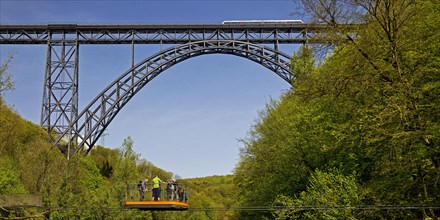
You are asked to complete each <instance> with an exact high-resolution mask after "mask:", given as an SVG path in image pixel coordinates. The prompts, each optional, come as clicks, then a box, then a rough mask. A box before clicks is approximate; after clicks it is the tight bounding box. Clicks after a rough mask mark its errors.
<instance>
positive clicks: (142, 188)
mask: <svg viewBox="0 0 440 220" xmlns="http://www.w3.org/2000/svg"><path fill="white" fill-rule="evenodd" d="M147 183H148V179H145V180H144V181H142V180H141V181H139V183H138V188H139V194H140V201H143V200H144V194H145V192H146V191H148V188H147Z"/></svg>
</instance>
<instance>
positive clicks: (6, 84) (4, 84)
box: [0, 54, 14, 98]
mask: <svg viewBox="0 0 440 220" xmlns="http://www.w3.org/2000/svg"><path fill="white" fill-rule="evenodd" d="M13 58H14V54H9V56H8V58H7V59H6V61H5V62H3V63H2V65H1V66H0V98H1V96H2V95H3V92H5V91H8V90H11V89H14V81H12V74H11V73H10V72H8V68H9V65H10V63H11V61H12V59H13Z"/></svg>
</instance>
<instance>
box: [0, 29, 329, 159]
mask: <svg viewBox="0 0 440 220" xmlns="http://www.w3.org/2000/svg"><path fill="white" fill-rule="evenodd" d="M321 30H323V29H322V27H320V26H313V27H312V26H310V25H309V24H287V25H286V24H265V25H245V26H243V25H196V24H194V25H84V24H83V25H79V24H78V25H77V24H55V25H51V24H49V25H0V44H46V45H47V58H46V73H45V78H44V91H43V102H42V111H41V125H42V126H44V127H45V128H46V129H47V131H48V133H49V136H50V137H51V138H52V140H53V141H54V142H55V143H56V144H58V143H60V142H61V140H67V141H68V143H69V144H68V148H67V150H68V152H66V153H67V155H68V157H70V156H71V155H73V154H74V153H75V152H85V153H88V152H89V151H90V150H91V149H92V147H93V145H94V144H95V143H96V142H97V140H98V138H99V137H100V136H101V134H102V133H103V132H104V130H105V128H106V127H107V126H108V125H109V124H110V122H111V121H112V120H113V118H114V117H115V116H116V114H117V113H118V112H119V111H120V110H121V108H122V107H123V106H124V105H125V104H126V103H127V102H128V101H129V100H130V99H131V98H132V97H133V96H134V95H135V94H136V93H137V92H138V91H139V90H140V89H142V88H143V86H145V85H146V84H147V83H148V82H149V81H151V80H152V79H153V78H154V77H156V76H157V75H158V74H160V73H161V72H163V71H164V70H166V69H168V68H169V67H171V66H173V65H175V64H177V63H179V62H182V61H184V60H186V59H189V58H191V57H195V56H200V55H203V54H212V53H222V54H232V55H236V56H240V57H244V58H247V59H249V60H252V61H254V62H256V63H259V64H261V65H263V66H264V67H266V68H268V69H270V70H271V71H273V72H274V73H276V74H277V75H279V76H280V77H281V78H283V79H284V80H286V81H287V82H291V80H292V73H291V70H290V58H289V57H288V56H286V55H284V54H282V53H281V52H279V51H278V45H279V44H284V43H305V42H306V41H307V39H309V38H311V37H312V36H313V35H314V34H315V33H317V32H319V31H321ZM80 44H132V45H133V48H134V45H135V44H175V45H176V44H177V45H178V46H176V47H173V48H170V49H168V50H165V51H163V52H160V53H158V54H156V55H153V56H151V57H150V58H148V59H146V60H144V61H142V62H140V63H139V64H137V65H135V66H134V67H133V68H132V69H130V70H129V71H127V72H125V73H124V74H122V75H121V76H120V77H119V78H117V79H116V80H115V81H114V82H113V83H112V84H111V85H109V86H108V87H107V88H106V89H105V90H104V91H102V92H101V93H100V94H99V95H98V96H97V97H96V98H95V99H94V100H93V101H92V102H91V103H90V104H89V105H88V106H87V107H86V108H85V109H84V110H83V111H82V112H81V113H80V114H78V112H79V111H78V75H79V74H78V58H79V45H80ZM259 44H260V45H259ZM261 44H264V45H268V44H270V45H273V49H271V48H268V47H264V46H262V45H261ZM133 52H134V51H132V53H133ZM54 134H61V136H56V135H55V136H54ZM55 137H58V138H55Z"/></svg>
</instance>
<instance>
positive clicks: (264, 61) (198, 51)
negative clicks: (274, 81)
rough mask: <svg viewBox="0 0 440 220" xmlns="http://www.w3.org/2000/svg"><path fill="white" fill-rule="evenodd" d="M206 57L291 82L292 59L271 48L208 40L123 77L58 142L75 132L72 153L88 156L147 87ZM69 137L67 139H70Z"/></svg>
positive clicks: (149, 60)
mask: <svg viewBox="0 0 440 220" xmlns="http://www.w3.org/2000/svg"><path fill="white" fill-rule="evenodd" d="M204 54H231V55H236V56H239V57H244V58H246V59H249V60H252V61H254V62H256V63H259V64H260V65H263V66H264V67H266V68H268V69H269V70H271V71H273V72H275V73H276V74H277V75H278V76H280V77H281V78H282V79H284V80H286V81H287V82H289V83H290V82H291V80H292V78H293V76H292V73H291V69H290V59H291V58H290V57H289V56H287V55H285V54H283V53H281V52H279V51H277V50H274V49H271V48H267V47H264V46H262V45H256V44H252V43H249V42H242V41H229V40H228V41H226V40H205V41H198V42H191V43H187V44H183V45H179V46H176V47H172V48H170V49H167V50H165V51H162V52H159V53H157V54H155V55H153V56H151V57H149V58H147V59H145V60H143V61H141V62H139V63H138V64H137V65H135V66H134V67H133V68H131V69H130V70H128V71H127V72H125V73H123V74H122V75H121V76H119V77H118V78H117V79H116V80H115V81H113V83H111V84H110V85H109V86H108V87H107V88H105V89H104V90H103V91H102V92H101V93H100V94H99V95H98V96H96V98H95V99H94V100H93V101H92V102H91V103H90V104H89V105H88V106H87V107H85V109H84V110H83V111H82V112H81V113H80V114H79V115H78V117H77V118H76V119H75V120H74V121H72V124H71V125H70V127H69V128H68V129H67V130H66V132H64V134H63V135H62V136H61V137H60V138H59V139H58V140H57V143H59V142H60V141H61V140H62V139H63V137H64V136H66V134H67V133H68V132H72V134H73V136H72V137H70V140H69V141H70V143H72V142H73V141H74V140H78V145H77V146H74V147H75V149H72V150H73V151H71V152H72V153H78V152H84V153H86V154H87V153H88V152H89V151H90V150H91V149H92V147H93V145H94V144H95V143H96V141H97V140H98V138H99V137H100V136H101V134H102V133H103V132H104V130H105V129H106V127H107V126H108V125H109V124H110V122H111V121H112V120H113V119H114V118H115V116H116V115H117V114H118V112H119V111H120V110H121V109H122V108H123V107H124V106H125V104H127V103H128V101H129V100H130V99H131V98H132V97H133V96H134V95H135V94H136V93H137V92H139V91H140V90H141V89H142V88H143V87H144V86H145V85H146V84H147V83H149V82H150V81H151V80H152V79H154V78H155V77H156V76H157V75H159V74H160V73H162V72H163V71H165V70H166V69H168V68H170V67H172V66H174V65H175V64H177V63H180V62H182V61H184V60H187V59H189V58H192V57H197V56H200V55H204ZM66 137H67V136H66Z"/></svg>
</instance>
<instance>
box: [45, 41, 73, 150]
mask: <svg viewBox="0 0 440 220" xmlns="http://www.w3.org/2000/svg"><path fill="white" fill-rule="evenodd" d="M54 38H55V39H54ZM78 55H79V44H78V42H77V41H67V40H66V36H65V33H64V32H62V33H60V34H57V35H54V34H52V33H50V34H49V40H48V42H47V57H46V73H45V77H44V89H43V103H42V109H41V121H40V123H41V125H42V126H43V127H44V128H45V129H46V130H47V131H48V133H49V138H50V139H51V140H52V141H55V140H56V135H58V134H62V133H64V132H65V131H66V130H67V129H68V128H69V125H71V124H72V123H73V120H74V119H76V118H77V117H78V62H79V56H78ZM75 129H77V125H75V126H73V127H72V129H71V131H69V132H67V136H70V137H71V136H72V135H74V134H75V132H74V130H75ZM70 137H65V138H69V139H70ZM69 139H66V141H68V140H69ZM68 142H69V146H68V147H67V149H60V150H62V151H65V152H66V153H68V155H69V152H68V151H69V150H70V145H71V144H72V143H70V141H68Z"/></svg>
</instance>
